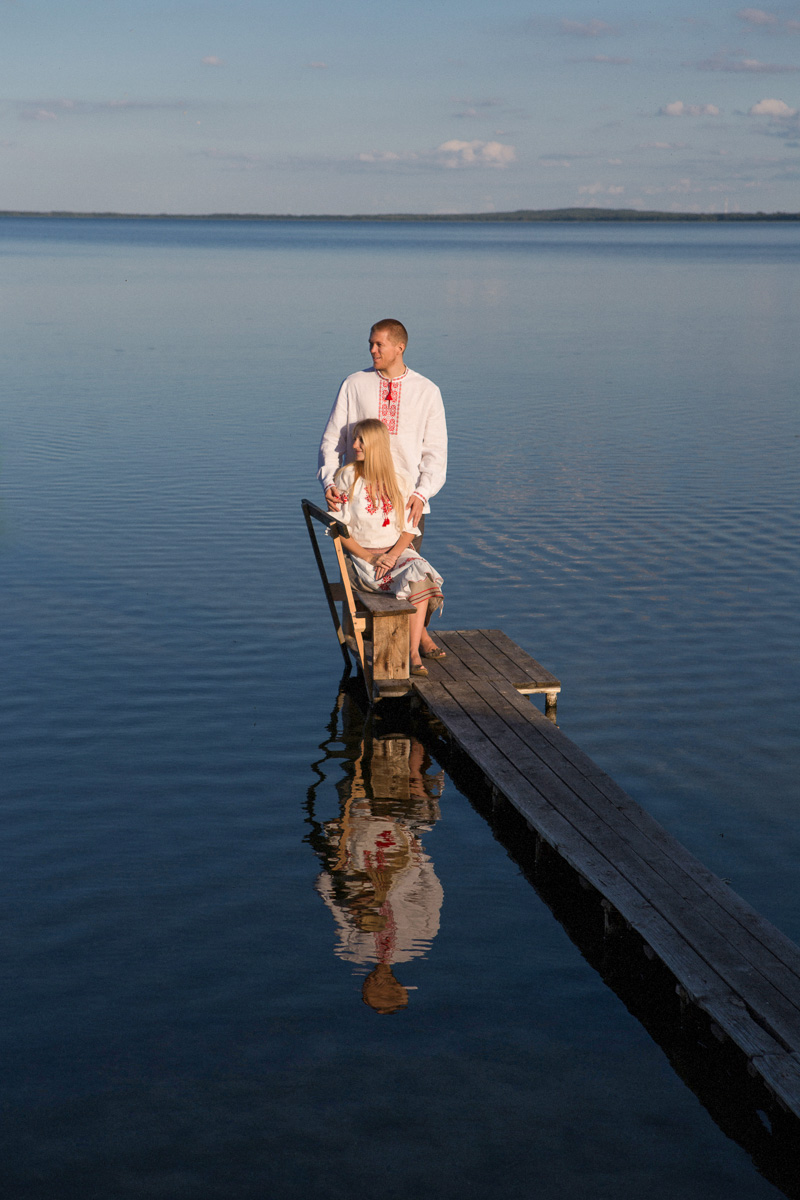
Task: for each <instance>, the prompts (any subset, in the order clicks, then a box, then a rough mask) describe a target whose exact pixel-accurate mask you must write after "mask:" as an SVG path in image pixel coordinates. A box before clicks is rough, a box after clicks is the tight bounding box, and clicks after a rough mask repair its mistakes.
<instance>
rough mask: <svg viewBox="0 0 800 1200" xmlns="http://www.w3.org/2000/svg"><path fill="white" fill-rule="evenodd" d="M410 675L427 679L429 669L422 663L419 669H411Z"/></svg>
mask: <svg viewBox="0 0 800 1200" xmlns="http://www.w3.org/2000/svg"><path fill="white" fill-rule="evenodd" d="M408 673H409V675H422V676H424V677H425V678H427V676H428V668H427V667H424V666H423V665H422V663H420V664H419V666H418V667H409V670H408Z"/></svg>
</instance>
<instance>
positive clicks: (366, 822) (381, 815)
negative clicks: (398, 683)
mask: <svg viewBox="0 0 800 1200" xmlns="http://www.w3.org/2000/svg"><path fill="white" fill-rule="evenodd" d="M363 749H367V750H368V751H371V760H370V761H369V763H368V764H365V763H364V759H365V758H366V757H368V755H367V754H365V753H363ZM429 767H430V758H429V757H428V756H427V754H426V751H425V750H424V748H423V746H422V744H421V743H420V742H418V741H417V740H416V739H415V738H409V737H389V738H376V739H375V740H374V741H372V742H371V743H369V744H368V745H367V746H366V747H363V744H362V754H361V755H360V757H359V759H358V761H357V762H356V764H355V775H354V778H352V779H351V780H348V781H347V783H346V784H345V787H346V791H345V794H344V796H343V804H342V811H341V815H340V816H339V817H338V818H337V819H335V820H332V821H326V822H324V823H323V824H320V825H316V824H315V830H314V835H313V836H312V839H311V840H312V844H313V846H314V849H315V851H316V852H317V854H318V855H319V857H320V859H321V861H322V863H323V867H324V869H323V871H322V873H321V874H320V876H319V878H318V880H317V883H316V889H317V891H318V893H319V895H320V896H321V897H322V899H323V900H324V902H325V904H326V905H327V906H328V908H329V909H330V911H331V912H332V914H333V917H334V920H335V922H336V925H337V933H338V938H337V945H336V951H335V952H336V954H337V956H338V957H339V958H342V959H345V960H346V961H348V962H352V963H357V964H359V965H363V966H366V965H367V964H369V963H375V964H376V965H375V966H374V968H373V969H372V971H370V973H369V975H368V976H367V977H366V979H365V980H364V984H363V988H362V995H363V998H364V1002H365V1003H366V1004H368V1005H369V1006H370V1007H371V1008H373V1009H374V1010H375V1011H376V1012H380V1013H391V1012H397V1011H398V1010H399V1009H402V1008H405V1007H406V1005H407V1004H408V990H407V989H406V988H405V987H403V986H402V984H400V983H399V982H398V981H397V979H396V978H395V976H394V974H393V971H392V967H393V965H395V964H396V963H401V962H408V961H409V960H411V959H413V958H418V957H420V956H422V955H424V954H425V952H426V951H427V949H428V947H429V945H430V943H431V941H432V940H433V938H434V937H435V936H436V934H437V933H438V930H439V910H440V908H441V904H442V886H441V884H440V883H439V880H438V879H437V877H436V873H435V871H434V869H433V865H432V863H431V861H430V859H429V858H428V855H427V854H426V853H425V850H424V848H423V846H422V842H421V840H420V834H421V833H424V832H425V831H427V830H430V829H431V828H432V826H433V825H434V823H435V822H436V821H437V820H438V818H439V805H438V798H439V796H440V795H441V790H442V786H443V780H444V776H443V773H441V772H440V773H438V774H435V775H434V774H428V773H426V772H427V771H428V769H429ZM366 776H369V779H367V778H366Z"/></svg>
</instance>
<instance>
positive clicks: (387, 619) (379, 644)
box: [301, 500, 414, 702]
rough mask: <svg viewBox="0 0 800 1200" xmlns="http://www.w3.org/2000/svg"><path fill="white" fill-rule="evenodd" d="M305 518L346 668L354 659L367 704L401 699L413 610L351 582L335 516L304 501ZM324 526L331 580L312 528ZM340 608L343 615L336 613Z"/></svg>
mask: <svg viewBox="0 0 800 1200" xmlns="http://www.w3.org/2000/svg"><path fill="white" fill-rule="evenodd" d="M301 503H302V506H303V516H304V517H305V520H306V528H307V529H308V536H309V537H310V539H311V546H312V549H313V551H314V558H315V559H316V563H317V567H318V568H319V574H320V578H321V580H322V586H323V588H324V589H325V597H326V599H327V601H328V607H329V609H330V612H331V617H332V619H333V626H334V629H335V630H336V637H337V638H338V641H339V645H340V647H341V650H342V654H343V655H344V660H345V662H346V663H347V664H348V666H349V665H350V658H349V655H352V656H353V658H354V659H355V661H356V665H357V666H358V668H359V670H360V671H361V673H362V675H363V677H364V684H365V686H366V689H367V694H368V695H369V697H370V700H371V701H373V702H374V701H376V700H380V699H381V698H383V697H389V696H405V695H406V694H407V692H409V691H410V689H411V680H410V678H409V674H408V670H409V656H408V620H409V617H410V616H411V615H412V614H413V612H414V605H413V604H409V602H408V601H407V600H398V598H397V597H396V596H389V595H384V594H383V593H378V592H364V591H359V589H358V588H357V587H355V586H354V585H353V583H352V581H351V578H350V574H349V572H348V569H347V557H346V555H345V552H344V550H343V549H342V546H341V539H342V538H343V537H349V536H350V533H349V530H348V528H347V526H346V525H344V524H343V523H342V522H341V521H339V520H337V518H336V514H335V513H330V512H325V510H324V509H321V508H318V507H317V505H316V504H312V503H311V501H310V500H303V501H302V502H301ZM314 521H317V522H319V524H320V525H324V527H325V533H326V535H327V536H328V537H329V538H330V539H331V541H332V542H333V546H334V552H335V554H336V560H337V564H338V569H339V579H338V580H333V581H332V580H330V579H329V578H328V573H327V571H326V569H325V560H324V559H323V557H322V551H321V549H320V546H319V542H318V541H317V535H316V533H315V531H314V525H313V522H314ZM337 603H341V605H342V615H341V619H340V618H339V612H338V610H337V608H336V605H337Z"/></svg>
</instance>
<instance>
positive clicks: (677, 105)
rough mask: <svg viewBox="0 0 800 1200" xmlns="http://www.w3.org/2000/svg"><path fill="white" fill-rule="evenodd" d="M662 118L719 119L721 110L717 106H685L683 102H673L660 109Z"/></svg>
mask: <svg viewBox="0 0 800 1200" xmlns="http://www.w3.org/2000/svg"><path fill="white" fill-rule="evenodd" d="M658 111H659V115H660V116H662V117H718V116H719V109H718V108H717V106H716V104H684V102H683V101H682V100H673V101H672V103H670V104H665V105H664V106H663V108H660V109H659V110H658Z"/></svg>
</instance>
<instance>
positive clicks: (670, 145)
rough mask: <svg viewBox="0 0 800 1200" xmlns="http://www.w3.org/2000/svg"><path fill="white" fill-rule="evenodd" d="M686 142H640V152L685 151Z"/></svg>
mask: <svg viewBox="0 0 800 1200" xmlns="http://www.w3.org/2000/svg"><path fill="white" fill-rule="evenodd" d="M685 148H686V142H640V143H639V149H640V150H684V149H685Z"/></svg>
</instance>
